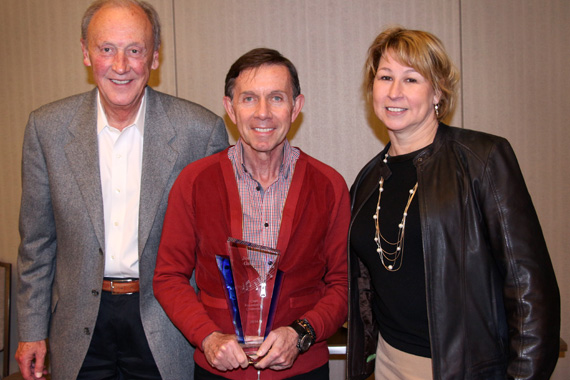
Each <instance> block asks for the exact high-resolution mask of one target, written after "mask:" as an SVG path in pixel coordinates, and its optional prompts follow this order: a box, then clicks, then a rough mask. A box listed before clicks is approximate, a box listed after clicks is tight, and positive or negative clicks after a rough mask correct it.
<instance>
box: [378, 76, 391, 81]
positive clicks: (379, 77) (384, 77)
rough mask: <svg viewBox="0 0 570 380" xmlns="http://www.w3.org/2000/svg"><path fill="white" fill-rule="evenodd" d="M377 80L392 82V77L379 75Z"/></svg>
mask: <svg viewBox="0 0 570 380" xmlns="http://www.w3.org/2000/svg"><path fill="white" fill-rule="evenodd" d="M378 80H384V81H390V80H392V77H391V76H389V75H379V76H378Z"/></svg>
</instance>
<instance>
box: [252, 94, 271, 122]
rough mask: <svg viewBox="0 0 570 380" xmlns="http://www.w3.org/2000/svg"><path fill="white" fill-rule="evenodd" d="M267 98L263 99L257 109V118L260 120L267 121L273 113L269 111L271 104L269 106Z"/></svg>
mask: <svg viewBox="0 0 570 380" xmlns="http://www.w3.org/2000/svg"><path fill="white" fill-rule="evenodd" d="M267 103H268V102H267V100H266V99H265V98H263V97H262V98H261V99H260V100H259V102H258V103H257V108H256V109H255V116H256V117H257V118H259V119H267V118H268V117H269V115H270V114H271V112H270V111H269V104H267Z"/></svg>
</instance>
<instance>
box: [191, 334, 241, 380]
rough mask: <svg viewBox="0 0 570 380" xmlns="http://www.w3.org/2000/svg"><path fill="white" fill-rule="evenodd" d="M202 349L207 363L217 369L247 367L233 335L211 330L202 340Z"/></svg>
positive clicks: (226, 369) (225, 369)
mask: <svg viewBox="0 0 570 380" xmlns="http://www.w3.org/2000/svg"><path fill="white" fill-rule="evenodd" d="M202 349H203V350H204V355H206V360H208V363H210V365H211V366H212V367H214V368H216V369H217V370H218V371H228V370H232V369H236V368H238V367H241V368H247V366H248V365H249V360H248V358H247V355H246V354H245V353H244V352H243V350H242V348H241V347H240V345H239V343H238V342H237V339H236V336H235V335H232V334H222V333H220V332H213V333H211V334H210V335H208V336H207V337H206V338H205V339H204V341H203V342H202Z"/></svg>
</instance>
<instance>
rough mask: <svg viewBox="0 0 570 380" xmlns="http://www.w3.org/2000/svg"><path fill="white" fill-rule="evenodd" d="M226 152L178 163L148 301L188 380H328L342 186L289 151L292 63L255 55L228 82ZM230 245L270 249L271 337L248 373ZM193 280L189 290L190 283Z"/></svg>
mask: <svg viewBox="0 0 570 380" xmlns="http://www.w3.org/2000/svg"><path fill="white" fill-rule="evenodd" d="M225 95H226V96H225V97H224V106H225V109H226V111H227V113H228V115H229V117H230V118H231V119H232V121H233V122H234V123H235V124H236V125H237V128H238V130H239V133H240V138H239V140H238V142H237V143H236V145H235V146H232V147H230V148H229V149H227V150H225V151H223V152H220V153H218V154H215V155H212V156H209V157H206V158H205V159H202V160H199V161H196V162H195V163H193V164H191V165H189V166H187V167H186V168H185V169H184V170H183V171H182V173H181V174H180V176H179V177H178V179H177V180H176V182H175V184H174V186H173V188H172V191H171V193H170V197H169V203H168V209H167V212H166V217H165V220H164V228H163V233H162V240H161V244H160V248H159V252H158V258H157V263H156V268H155V275H154V293H155V296H156V298H157V299H158V301H159V302H160V304H161V305H162V307H163V308H164V310H165V311H166V313H167V314H168V316H169V317H170V319H171V320H172V321H173V322H174V324H175V325H176V326H177V327H178V328H179V329H180V331H181V332H182V333H183V334H184V335H185V336H186V338H187V339H188V340H189V341H190V343H192V344H193V345H195V346H196V348H197V349H196V351H195V354H194V359H195V362H196V367H195V373H194V375H195V379H196V380H201V379H226V378H229V379H288V378H294V379H296V380H304V379H307V380H309V379H310V380H319V379H328V378H329V369H328V357H329V354H328V348H327V344H326V339H327V338H328V337H329V336H331V335H332V334H333V333H334V332H335V331H336V330H337V329H338V327H339V326H340V325H342V323H343V322H344V321H345V320H346V314H347V290H348V282H347V258H346V244H347V231H348V224H349V220H350V209H349V208H350V206H349V198H348V189H347V187H346V183H345V181H344V179H343V178H342V177H341V176H340V174H338V173H337V172H336V171H335V170H334V169H332V168H331V167H329V166H327V165H325V164H323V163H321V162H319V161H317V160H316V159H314V158H312V157H310V156H308V155H306V154H305V153H303V152H302V151H301V150H299V149H297V148H294V147H292V146H291V145H290V144H289V142H288V141H287V138H286V136H287V132H289V129H290V128H291V123H293V122H294V121H295V119H296V118H297V116H298V115H299V113H300V112H301V109H302V108H303V104H304V101H305V98H304V96H303V95H302V94H301V90H300V85H299V78H298V76H297V71H296V69H295V66H294V65H293V64H292V63H291V62H290V61H289V60H288V59H287V58H285V57H283V56H282V55H281V54H280V53H279V52H277V51H275V50H271V49H264V48H263V49H254V50H252V51H250V52H248V53H246V54H245V55H243V56H242V57H240V58H239V59H238V60H237V61H236V62H235V63H234V64H233V65H232V67H231V68H230V70H229V72H228V75H227V76H226V87H225ZM228 237H233V238H237V239H241V240H246V241H249V242H253V243H256V244H260V245H264V246H269V247H272V248H276V249H277V250H279V251H280V261H279V270H280V271H282V272H283V280H282V283H281V290H280V293H279V298H278V303H277V308H276V311H275V317H274V321H273V326H272V328H273V329H272V331H271V332H270V333H269V335H268V336H267V338H266V339H265V341H264V342H263V343H262V344H261V346H260V347H259V350H258V351H257V355H258V356H259V357H261V359H260V360H259V361H258V362H257V363H255V364H250V363H249V360H248V358H247V356H246V355H245V353H244V351H243V350H242V348H241V346H240V345H239V344H238V341H237V339H236V335H235V330H234V326H233V324H232V318H231V314H230V311H229V309H228V306H227V302H226V298H225V293H224V287H223V285H222V281H221V279H220V275H219V273H218V272H219V271H218V267H217V263H216V255H217V254H222V255H223V254H225V252H226V241H227V239H228ZM194 271H195V278H196V287H197V290H195V289H194V288H193V287H192V286H191V285H190V278H191V276H192V273H193V272H194Z"/></svg>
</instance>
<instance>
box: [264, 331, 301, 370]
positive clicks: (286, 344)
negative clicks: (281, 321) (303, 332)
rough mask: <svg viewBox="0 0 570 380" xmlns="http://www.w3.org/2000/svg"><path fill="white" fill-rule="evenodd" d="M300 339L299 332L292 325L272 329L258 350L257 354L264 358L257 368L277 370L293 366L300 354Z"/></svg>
mask: <svg viewBox="0 0 570 380" xmlns="http://www.w3.org/2000/svg"><path fill="white" fill-rule="evenodd" d="M298 340H299V334H297V332H296V331H295V330H293V328H292V327H289V326H284V327H279V328H278V329H276V330H273V331H271V332H270V333H269V335H268V336H267V338H266V339H265V341H263V343H262V344H261V346H260V347H259V350H257V355H259V357H263V359H261V360H260V361H259V362H257V363H256V364H255V368H258V369H264V368H270V369H273V370H276V371H279V370H282V369H287V368H291V366H292V365H293V363H294V362H295V359H297V356H298V355H299V349H298V348H297V341H298Z"/></svg>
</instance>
